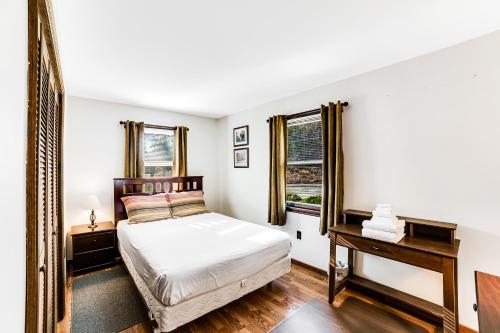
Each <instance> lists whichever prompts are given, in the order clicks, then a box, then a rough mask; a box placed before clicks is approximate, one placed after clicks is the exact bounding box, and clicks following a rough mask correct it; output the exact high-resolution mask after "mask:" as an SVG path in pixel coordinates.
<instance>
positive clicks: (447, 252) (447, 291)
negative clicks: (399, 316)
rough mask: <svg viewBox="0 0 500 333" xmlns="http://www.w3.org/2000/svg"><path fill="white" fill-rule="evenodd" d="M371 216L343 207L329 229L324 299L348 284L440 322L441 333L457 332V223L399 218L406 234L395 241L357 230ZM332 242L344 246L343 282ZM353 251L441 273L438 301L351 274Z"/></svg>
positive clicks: (391, 303) (330, 300)
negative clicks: (339, 220) (345, 272)
mask: <svg viewBox="0 0 500 333" xmlns="http://www.w3.org/2000/svg"><path fill="white" fill-rule="evenodd" d="M371 216H372V215H371V213H368V212H362V211H355V210H347V211H345V212H344V223H342V224H339V225H337V226H335V227H333V228H330V229H329V236H330V275H329V276H330V278H329V279H330V280H329V295H328V301H329V302H330V303H332V302H333V301H334V299H335V295H336V294H337V293H338V292H339V291H340V290H342V289H343V288H344V287H348V288H351V289H354V290H357V291H360V292H363V293H365V294H367V295H368V296H371V297H373V298H376V299H379V300H381V301H382V302H384V303H387V304H389V305H391V306H393V307H396V308H399V309H401V310H403V311H406V312H409V313H411V314H413V315H415V316H417V317H419V318H422V319H424V320H427V321H430V322H432V323H434V324H438V325H442V326H443V328H444V332H445V333H448V332H458V327H459V325H458V290H457V256H458V248H459V246H460V240H458V239H455V231H456V227H457V226H456V224H452V223H445V222H437V221H428V220H422V219H414V218H409V217H399V218H400V219H404V220H406V226H405V233H406V235H407V236H406V237H405V238H403V239H402V240H401V241H400V242H399V243H397V244H394V243H388V242H383V241H379V240H375V239H370V238H365V237H363V236H362V235H361V229H362V225H361V223H362V222H363V220H367V219H370V218H371ZM337 245H340V246H344V247H347V248H348V264H349V275H348V277H347V278H345V279H344V280H342V281H335V265H336V262H337V257H336V246H337ZM354 250H357V251H361V252H364V253H369V254H372V255H376V256H380V257H384V258H388V259H392V260H395V261H399V262H404V263H407V264H410V265H414V266H417V267H422V268H426V269H430V270H432V271H435V272H439V273H442V274H443V306H440V305H437V304H433V303H431V302H428V301H426V300H423V299H421V298H418V297H415V296H412V295H409V294H406V293H403V292H401V291H397V290H395V289H392V288H390V287H387V286H384V285H381V284H379V283H376V282H373V281H370V280H368V279H365V278H362V277H359V276H356V275H354V274H353V267H354Z"/></svg>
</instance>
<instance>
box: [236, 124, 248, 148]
mask: <svg viewBox="0 0 500 333" xmlns="http://www.w3.org/2000/svg"><path fill="white" fill-rule="evenodd" d="M246 145H248V125H246V126H241V127H236V128H233V146H234V147H237V146H246Z"/></svg>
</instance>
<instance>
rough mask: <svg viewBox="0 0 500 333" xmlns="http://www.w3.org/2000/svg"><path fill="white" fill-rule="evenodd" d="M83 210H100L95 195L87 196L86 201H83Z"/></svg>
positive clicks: (99, 203) (99, 204)
mask: <svg viewBox="0 0 500 333" xmlns="http://www.w3.org/2000/svg"><path fill="white" fill-rule="evenodd" d="M84 208H85V209H96V208H101V202H100V201H99V198H98V197H97V195H89V196H88V197H87V199H85V207H84Z"/></svg>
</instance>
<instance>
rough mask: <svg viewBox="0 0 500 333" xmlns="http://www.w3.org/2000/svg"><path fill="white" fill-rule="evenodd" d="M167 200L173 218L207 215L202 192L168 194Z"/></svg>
mask: <svg viewBox="0 0 500 333" xmlns="http://www.w3.org/2000/svg"><path fill="white" fill-rule="evenodd" d="M167 200H168V201H169V203H170V209H171V210H172V215H173V216H174V217H184V216H189V215H195V214H202V213H208V209H207V207H206V206H205V200H204V199H203V191H189V192H178V193H168V194H167Z"/></svg>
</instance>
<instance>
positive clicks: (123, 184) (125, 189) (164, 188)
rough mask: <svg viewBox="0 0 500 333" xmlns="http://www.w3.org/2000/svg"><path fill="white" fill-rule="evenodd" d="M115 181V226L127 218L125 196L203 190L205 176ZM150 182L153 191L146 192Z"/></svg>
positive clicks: (121, 179) (120, 179)
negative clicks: (122, 199)
mask: <svg viewBox="0 0 500 333" xmlns="http://www.w3.org/2000/svg"><path fill="white" fill-rule="evenodd" d="M114 183H115V185H114V189H115V190H114V193H115V196H114V197H115V198H114V203H115V204H114V205H115V220H114V221H115V226H116V225H118V222H119V221H121V220H126V219H127V211H126V210H125V206H124V205H123V202H122V201H121V198H123V197H127V196H131V195H154V194H158V193H171V192H188V191H199V190H203V176H186V177H164V178H115V179H114ZM148 184H151V185H152V186H153V192H144V190H143V189H144V185H148Z"/></svg>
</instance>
